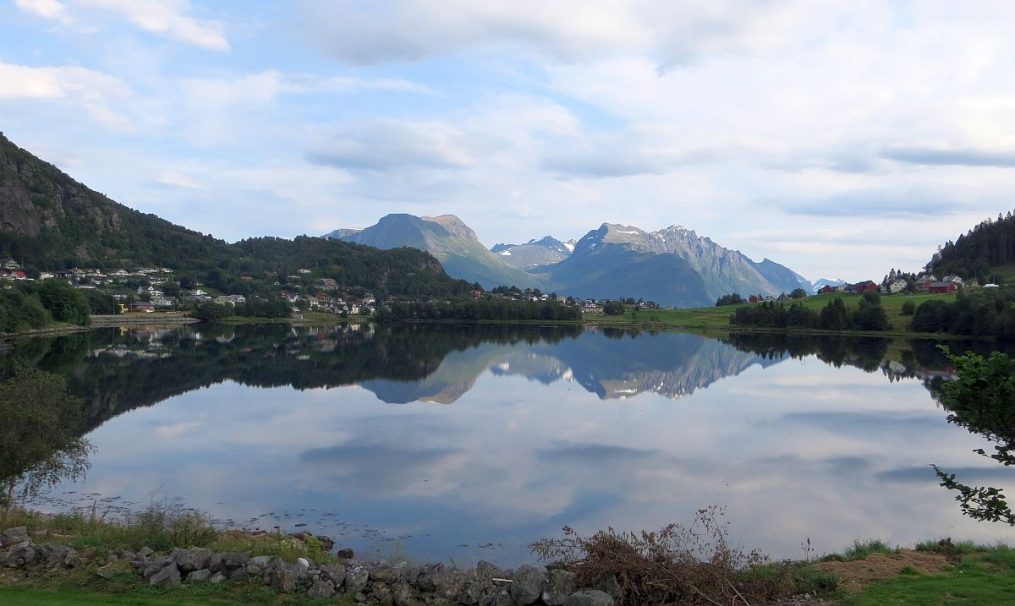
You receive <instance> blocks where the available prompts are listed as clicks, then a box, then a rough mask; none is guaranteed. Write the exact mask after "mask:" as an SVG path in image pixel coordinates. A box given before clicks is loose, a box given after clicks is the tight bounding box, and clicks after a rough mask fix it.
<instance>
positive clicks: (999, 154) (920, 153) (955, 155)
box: [881, 147, 1015, 168]
mask: <svg viewBox="0 0 1015 606" xmlns="http://www.w3.org/2000/svg"><path fill="white" fill-rule="evenodd" d="M881 156H882V157H883V158H887V159H889V160H895V161H896V162H902V163H905V164H921V165H926V166H991V167H998V168H1012V167H1015V151H987V150H981V149H934V148H926V147H896V148H889V149H886V150H884V151H883V152H881Z"/></svg>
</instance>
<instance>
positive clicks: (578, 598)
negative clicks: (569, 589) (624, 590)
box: [564, 589, 614, 606]
mask: <svg viewBox="0 0 1015 606" xmlns="http://www.w3.org/2000/svg"><path fill="white" fill-rule="evenodd" d="M613 604H614V601H613V596H611V595H610V594H608V593H606V592H605V591H599V590H598V589H582V590H581V591H576V592H574V593H572V594H571V595H569V596H567V601H565V602H564V606H613Z"/></svg>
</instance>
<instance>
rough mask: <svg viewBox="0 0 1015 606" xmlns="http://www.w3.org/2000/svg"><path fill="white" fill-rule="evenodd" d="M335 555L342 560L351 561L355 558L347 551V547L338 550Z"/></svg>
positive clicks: (349, 550) (350, 551)
mask: <svg viewBox="0 0 1015 606" xmlns="http://www.w3.org/2000/svg"><path fill="white" fill-rule="evenodd" d="M335 555H336V556H337V557H338V558H339V559H342V560H351V559H353V558H354V557H355V556H354V555H353V552H352V550H351V549H349V548H348V547H346V548H345V549H339V550H338V553H336V554H335Z"/></svg>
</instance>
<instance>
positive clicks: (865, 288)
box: [849, 280, 878, 295]
mask: <svg viewBox="0 0 1015 606" xmlns="http://www.w3.org/2000/svg"><path fill="white" fill-rule="evenodd" d="M877 291H878V285H877V284H875V283H874V282H873V281H871V280H864V281H863V282H857V283H856V284H853V285H851V286H850V287H849V292H852V293H856V294H858V295H862V294H863V293H866V292H877Z"/></svg>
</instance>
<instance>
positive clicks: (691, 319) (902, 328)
mask: <svg viewBox="0 0 1015 606" xmlns="http://www.w3.org/2000/svg"><path fill="white" fill-rule="evenodd" d="M836 298H841V299H842V301H843V303H845V304H846V308H847V309H850V310H852V309H856V307H857V305H858V303H859V301H860V298H861V296H860V295H854V294H847V293H834V294H826V295H815V296H812V297H805V298H803V299H796V300H791V301H786V302H785V303H786V304H787V305H789V304H792V303H797V302H799V303H801V304H803V305H804V307H807V308H809V309H813V310H814V311H817V312H820V311H821V309H822V308H824V307H825V306H826V305H828V304H829V303H830V302H831V301H832V300H833V299H836ZM928 300H936V301H947V302H952V301H954V300H955V295H954V294H951V295H930V294H915V295H884V296H882V297H881V307H882V308H883V309H884V310H885V314H886V315H887V316H888V320H889V321H890V322H891V323H892V324H893V325H894V326H895V329H894V330H892V331H885V332H877V333H870V332H864V331H836V332H849V333H856V334H865V335H870V334H878V335H899V334H906V333H909V323H910V320H911V319H912V316H904V315H902V306H903V305H904V304H905V303H906V302H907V301H912V302H913V304H914V305H916V306H917V307H919V306H920V304H921V303H923V302H924V301H928ZM735 309H736V306H733V305H728V306H723V307H695V308H689V309H671V308H666V309H643V310H640V311H637V312H636V311H634V310H633V309H632V308H628V310H627V311H626V312H625V313H624V314H623V315H619V316H607V315H590V314H586V315H585V317H584V321H586V322H591V323H595V324H601V325H645V326H655V327H660V328H682V329H694V330H703V331H712V330H729V329H730V316H731V315H733V310H735ZM814 332H823V331H814Z"/></svg>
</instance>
